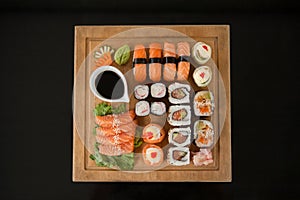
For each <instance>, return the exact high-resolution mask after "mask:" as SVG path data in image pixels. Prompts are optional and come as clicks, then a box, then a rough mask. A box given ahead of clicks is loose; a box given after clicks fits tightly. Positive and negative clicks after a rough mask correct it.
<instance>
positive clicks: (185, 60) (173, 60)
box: [133, 42, 190, 82]
mask: <svg viewBox="0 0 300 200" xmlns="http://www.w3.org/2000/svg"><path fill="white" fill-rule="evenodd" d="M147 63H149V72H148V73H149V78H150V80H152V81H154V82H159V81H160V80H161V79H162V78H163V79H164V80H165V81H174V80H175V79H176V78H177V80H187V79H188V76H189V72H190V45H189V43H187V42H179V43H177V51H176V45H175V44H174V43H170V42H164V45H163V49H162V46H161V44H160V43H151V44H150V45H149V59H147V54H146V48H145V46H144V45H142V44H138V45H135V47H134V53H133V69H134V77H135V80H136V81H137V82H143V81H145V80H146V78H147Z"/></svg>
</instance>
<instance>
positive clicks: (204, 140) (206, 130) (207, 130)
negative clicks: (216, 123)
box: [194, 120, 214, 147]
mask: <svg viewBox="0 0 300 200" xmlns="http://www.w3.org/2000/svg"><path fill="white" fill-rule="evenodd" d="M194 139H195V143H196V145H197V146H198V147H210V146H211V145H212V144H213V140H214V129H213V125H212V123H211V122H210V121H207V120H198V121H196V122H195V124H194Z"/></svg>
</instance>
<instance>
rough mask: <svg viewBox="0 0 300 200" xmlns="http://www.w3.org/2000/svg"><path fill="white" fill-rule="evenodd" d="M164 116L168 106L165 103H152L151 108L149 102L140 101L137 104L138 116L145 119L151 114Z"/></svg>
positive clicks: (136, 111)
mask: <svg viewBox="0 0 300 200" xmlns="http://www.w3.org/2000/svg"><path fill="white" fill-rule="evenodd" d="M150 112H151V113H152V114H154V115H158V116H161V115H164V114H165V113H166V104H165V103H164V102H160V101H159V102H158V101H156V102H152V103H151V107H150V104H149V102H148V101H139V102H137V103H136V104H135V113H136V115H137V116H140V117H144V116H147V115H149V114H150Z"/></svg>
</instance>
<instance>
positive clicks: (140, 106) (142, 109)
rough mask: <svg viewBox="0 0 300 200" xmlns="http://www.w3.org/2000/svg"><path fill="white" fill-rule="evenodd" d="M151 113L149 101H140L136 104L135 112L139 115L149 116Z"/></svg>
mask: <svg viewBox="0 0 300 200" xmlns="http://www.w3.org/2000/svg"><path fill="white" fill-rule="evenodd" d="M149 113H150V105H149V103H148V101H139V102H137V103H136V104H135V114H136V115H137V116H147V115H149Z"/></svg>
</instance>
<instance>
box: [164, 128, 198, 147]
mask: <svg viewBox="0 0 300 200" xmlns="http://www.w3.org/2000/svg"><path fill="white" fill-rule="evenodd" d="M168 134H169V136H168V140H169V143H170V144H174V145H175V146H179V147H184V146H187V145H190V144H191V141H192V137H191V129H190V127H187V128H173V129H170V130H169V133H168Z"/></svg>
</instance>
